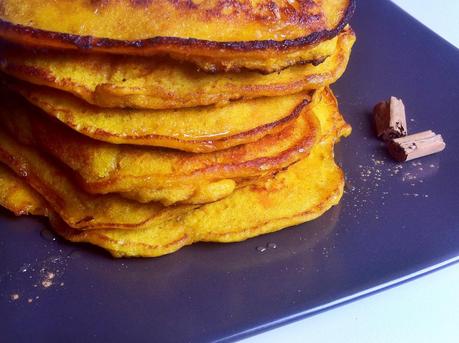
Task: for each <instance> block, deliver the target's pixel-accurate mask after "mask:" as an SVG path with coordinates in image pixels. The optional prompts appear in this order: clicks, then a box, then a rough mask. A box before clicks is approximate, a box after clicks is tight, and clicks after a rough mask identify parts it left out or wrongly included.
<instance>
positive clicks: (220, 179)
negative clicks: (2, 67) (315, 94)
mask: <svg viewBox="0 0 459 343" xmlns="http://www.w3.org/2000/svg"><path fill="white" fill-rule="evenodd" d="M4 98H5V99H3V105H2V107H1V109H0V118H2V121H3V123H4V124H5V127H6V128H7V129H8V130H9V132H10V133H11V134H12V135H14V136H15V137H17V138H18V139H19V140H20V141H21V142H22V143H24V144H29V145H33V146H39V147H40V148H41V149H43V150H45V151H46V152H47V153H49V154H51V155H53V156H54V157H56V158H57V159H59V160H61V161H62V162H63V163H64V164H66V165H67V166H69V167H70V168H71V169H73V170H74V171H75V172H76V173H77V177H78V179H79V181H80V184H81V186H82V187H83V188H84V189H85V190H86V191H87V192H90V193H97V194H100V193H101V194H106V193H122V194H124V195H125V196H127V197H129V198H133V199H135V200H137V201H141V202H148V201H160V202H162V203H163V204H165V205H171V204H173V203H176V202H183V203H205V202H209V201H215V200H217V199H219V198H222V197H224V196H227V195H228V194H230V193H231V192H232V191H233V190H234V188H235V187H236V182H238V181H239V180H243V179H247V178H253V177H259V176H263V175H267V174H270V173H273V172H275V171H277V170H279V169H281V168H285V167H286V166H288V165H290V164H291V163H294V162H296V161H298V159H300V158H301V157H302V156H305V155H307V154H308V153H309V151H310V149H311V147H312V146H313V144H314V143H315V141H316V139H317V137H318V135H319V133H320V128H319V123H318V121H317V118H316V116H315V115H314V113H312V111H311V110H310V107H313V106H306V107H305V108H304V109H303V111H302V112H301V115H300V116H299V117H298V118H297V119H296V120H295V121H294V122H293V123H292V124H291V125H289V126H287V127H286V128H285V129H283V130H282V131H280V132H278V133H275V134H269V135H266V136H264V137H263V138H261V139H260V140H258V141H256V142H253V143H249V144H245V145H239V146H236V147H233V148H230V149H226V150H222V151H216V152H212V153H201V154H194V153H187V152H180V151H175V150H169V149H161V148H145V147H136V146H130V145H113V144H110V143H105V142H100V141H96V140H93V139H90V138H88V137H85V136H83V135H81V134H79V133H77V132H75V131H73V130H72V129H70V128H68V127H66V126H64V125H62V124H61V123H59V122H57V121H55V120H52V118H48V117H47V116H46V115H44V114H42V113H40V112H39V111H37V110H36V109H35V108H34V107H32V106H30V105H29V104H27V103H23V102H21V99H19V100H17V99H14V97H13V96H9V95H8V96H4ZM332 101H333V100H332ZM335 106H336V105H335V104H334V103H332V104H330V107H331V109H332V110H335V111H331V113H330V115H331V116H333V115H334V113H335V112H336V107H335ZM337 115H338V116H339V114H337ZM338 118H339V117H338Z"/></svg>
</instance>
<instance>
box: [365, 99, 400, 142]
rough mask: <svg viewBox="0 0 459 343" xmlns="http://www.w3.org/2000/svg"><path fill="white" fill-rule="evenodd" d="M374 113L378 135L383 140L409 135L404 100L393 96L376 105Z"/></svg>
mask: <svg viewBox="0 0 459 343" xmlns="http://www.w3.org/2000/svg"><path fill="white" fill-rule="evenodd" d="M373 115H374V121H375V127H376V135H377V136H378V138H380V139H382V140H383V141H385V142H387V141H389V140H391V139H394V138H400V137H403V136H406V135H407V133H408V130H407V125H406V115H405V105H403V101H402V100H400V99H397V98H396V97H393V96H391V97H390V99H389V100H387V101H382V102H380V103H379V104H377V105H376V106H375V107H374V109H373Z"/></svg>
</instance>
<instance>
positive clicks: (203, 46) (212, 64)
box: [0, 0, 355, 71]
mask: <svg viewBox="0 0 459 343" xmlns="http://www.w3.org/2000/svg"><path fill="white" fill-rule="evenodd" d="M354 7H355V1H354V0H297V1H295V0H293V1H292V0H274V1H273V0H239V1H236V0H225V1H223V0H175V1H172V0H155V1H151V0H117V1H115V0H72V1H70V0H63V1H53V0H40V1H39V0H26V1H15V0H1V1H0V37H2V38H4V39H7V40H10V41H14V42H18V43H21V44H25V45H33V46H39V47H47V48H50V47H51V48H66V49H81V48H83V49H88V50H92V51H104V52H110V53H122V54H133V55H156V54H169V55H172V56H174V57H176V58H179V59H182V60H189V61H193V62H195V63H197V64H198V65H200V66H201V67H202V68H204V69H211V70H216V69H237V68H241V67H242V68H249V69H259V70H264V71H272V70H277V69H279V68H282V67H285V66H287V65H291V64H294V63H297V62H300V61H303V62H304V61H307V60H317V59H320V58H321V57H322V58H323V57H326V56H328V55H330V53H331V50H333V46H331V47H328V48H327V49H328V50H327V51H322V50H321V49H319V50H318V51H315V52H314V53H305V51H306V50H310V49H311V48H312V49H314V47H317V44H318V43H320V42H324V41H327V40H329V39H331V38H333V37H335V36H336V35H337V34H338V33H339V32H340V31H342V29H343V28H344V27H345V26H346V25H347V23H348V21H349V19H350V17H351V15H352V13H353V10H354ZM63 18H65V20H63ZM299 51H303V52H302V53H299ZM273 57H281V58H280V60H279V61H277V62H276V61H272V58H273Z"/></svg>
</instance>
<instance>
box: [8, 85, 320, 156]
mask: <svg viewBox="0 0 459 343" xmlns="http://www.w3.org/2000/svg"><path fill="white" fill-rule="evenodd" d="M8 86H9V87H10V88H12V89H14V90H16V91H17V92H19V93H20V94H22V95H23V96H24V97H25V98H26V99H27V100H28V101H29V102H31V103H32V104H34V105H36V106H37V107H40V108H41V109H42V110H43V111H45V112H46V113H48V114H49V115H51V116H52V117H54V118H57V119H58V120H60V121H61V122H62V123H64V124H65V125H67V126H69V127H70V128H72V129H73V130H75V131H78V132H80V133H82V134H84V135H86V136H88V137H91V138H94V139H97V140H101V141H104V142H109V143H115V144H134V145H142V146H158V147H167V148H175V149H179V150H183V151H189V152H196V153H198V152H211V151H216V150H223V149H227V148H230V147H233V146H236V145H241V144H246V143H251V142H255V141H257V140H259V139H261V138H262V137H264V136H266V135H267V134H271V135H272V134H275V133H277V132H279V131H281V130H282V129H284V128H285V127H286V126H288V125H290V124H292V123H293V122H294V121H295V120H296V119H297V118H298V116H299V115H300V113H301V111H302V110H303V108H304V107H305V106H306V105H307V104H308V102H309V101H310V98H311V97H310V95H308V94H304V93H299V94H295V95H289V96H284V97H270V98H259V99H253V100H246V101H235V102H231V103H230V104H228V105H227V106H224V107H214V106H208V107H198V108H189V109H181V110H132V109H104V108H100V107H96V106H93V105H89V104H87V103H85V102H84V101H82V100H79V99H78V98H76V97H74V96H72V95H70V94H67V93H65V92H61V91H56V90H54V89H51V88H47V87H42V86H34V85H30V84H26V83H24V82H21V83H19V84H18V83H15V82H11V81H10V82H9V85H8Z"/></svg>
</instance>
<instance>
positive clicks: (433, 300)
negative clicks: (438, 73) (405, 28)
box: [244, 0, 459, 343]
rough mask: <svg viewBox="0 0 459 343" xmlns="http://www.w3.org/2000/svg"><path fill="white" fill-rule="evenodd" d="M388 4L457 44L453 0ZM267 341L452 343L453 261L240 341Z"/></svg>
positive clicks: (456, 331) (455, 326)
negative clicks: (322, 311)
mask: <svg viewBox="0 0 459 343" xmlns="http://www.w3.org/2000/svg"><path fill="white" fill-rule="evenodd" d="M360 1H366V0H360ZM381 1H387V0H381ZM393 2H395V3H396V4H398V5H399V6H400V7H402V8H403V9H404V10H405V11H406V12H408V13H410V14H411V15H412V16H414V17H415V18H417V19H418V20H419V21H421V22H422V23H424V24H425V25H426V26H428V27H429V28H431V29H432V30H433V31H435V32H436V33H437V34H439V35H441V36H442V37H443V38H445V39H447V40H448V41H449V42H451V43H452V44H454V45H456V46H457V47H459V0H437V1H432V0H393ZM458 87H459V80H458ZM458 115H459V113H458ZM271 342H289V343H290V342H291V343H296V342H324V343H327V342H333V343H337V342H352V343H359V342H362V343H363V342H365V343H369V342H416V343H423V342H429V343H430V342H442V343H449V342H451V343H453V342H454V343H457V342H459V264H455V265H453V266H450V267H447V268H445V269H442V270H440V271H436V272H434V273H432V274H429V275H426V276H423V277H421V278H419V279H416V280H414V281H410V282H408V283H405V284H403V285H401V286H397V287H395V288H392V289H389V290H386V291H383V292H381V293H378V294H376V295H372V296H369V297H366V298H364V299H361V300H358V301H355V302H353V303H350V304H348V305H344V306H341V307H338V308H335V309H333V310H329V311H327V312H324V313H321V314H318V315H316V316H313V317H310V318H306V319H304V320H301V321H299V322H295V323H293V324H290V325H286V326H283V327H281V328H278V329H275V330H272V331H269V332H266V333H263V334H260V335H257V336H254V337H251V338H249V339H247V340H244V343H271Z"/></svg>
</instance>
